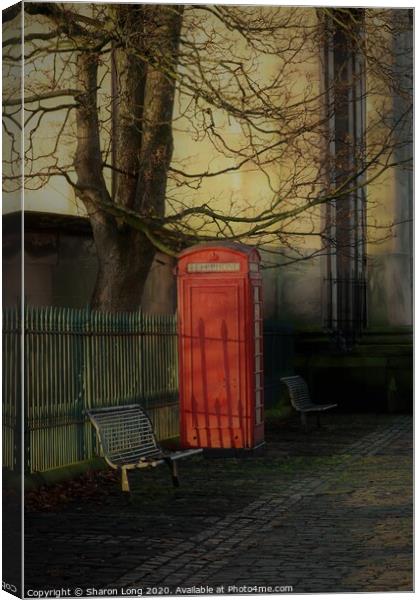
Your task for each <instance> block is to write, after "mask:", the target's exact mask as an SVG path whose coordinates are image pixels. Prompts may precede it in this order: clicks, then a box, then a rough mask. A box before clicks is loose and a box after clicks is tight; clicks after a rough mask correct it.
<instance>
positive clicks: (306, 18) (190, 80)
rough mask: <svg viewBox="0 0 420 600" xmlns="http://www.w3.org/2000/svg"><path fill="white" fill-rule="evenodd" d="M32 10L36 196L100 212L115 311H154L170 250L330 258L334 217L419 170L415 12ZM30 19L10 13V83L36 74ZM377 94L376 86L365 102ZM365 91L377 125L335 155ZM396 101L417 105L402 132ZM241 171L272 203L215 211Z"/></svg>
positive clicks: (244, 202) (14, 105) (14, 109)
mask: <svg viewBox="0 0 420 600" xmlns="http://www.w3.org/2000/svg"><path fill="white" fill-rule="evenodd" d="M24 11H25V21H26V23H27V28H26V35H25V69H26V73H25V107H24V109H25V113H24V114H25V117H24V119H25V144H24V147H25V150H24V152H25V156H24V157H23V159H24V164H25V168H26V173H25V179H26V188H27V189H36V188H39V187H42V186H44V185H45V184H46V183H47V182H48V181H49V180H50V179H51V178H53V177H60V178H63V179H64V180H65V181H66V182H67V184H69V185H70V186H71V187H72V188H73V189H74V191H75V194H76V196H77V198H78V199H79V200H80V201H81V202H82V203H83V205H84V206H85V208H86V211H87V214H88V216H89V219H90V222H91V225H92V231H93V235H94V240H95V244H96V249H97V255H98V260H99V273H98V279H97V282H96V286H95V290H94V294H93V298H92V305H93V306H95V307H97V308H98V307H100V308H103V309H106V310H111V311H115V310H131V309H134V308H136V307H137V306H138V305H139V302H140V299H141V295H142V290H143V287H144V283H145V280H146V277H147V274H148V272H149V269H150V266H151V263H152V260H153V257H154V254H155V252H156V250H157V249H158V250H161V251H163V252H165V253H167V254H170V255H176V254H177V252H179V250H180V249H182V248H183V247H185V246H187V245H189V244H192V243H196V242H199V241H209V240H214V239H231V240H242V241H246V242H248V243H254V244H257V245H261V246H264V247H266V248H269V249H271V251H272V252H273V253H274V254H273V256H275V255H276V254H278V255H279V256H282V257H283V263H287V262H289V261H291V260H298V259H300V258H302V257H305V256H307V254H305V252H304V251H303V250H302V242H301V240H302V239H306V238H311V239H315V238H316V239H317V240H318V243H317V250H316V251H315V254H322V253H324V252H325V251H330V248H331V245H334V243H335V240H334V239H332V234H331V231H332V228H331V219H335V218H338V217H336V216H334V215H332V216H331V214H330V219H329V221H328V222H326V220H325V218H324V214H323V211H324V208H323V207H325V206H329V205H330V203H331V202H334V203H336V204H337V203H340V202H341V201H343V203H344V202H346V201H347V202H348V198H349V196H351V194H354V193H355V190H357V189H361V188H365V187H366V186H367V185H369V184H370V183H371V182H372V181H373V180H375V179H377V178H378V177H379V176H380V175H381V174H382V173H383V172H384V171H385V170H387V169H389V168H391V167H392V166H395V164H396V163H397V162H398V164H400V165H401V164H402V163H403V162H405V161H406V162H407V164H408V163H409V161H410V157H407V154H405V155H404V158H403V159H402V158H401V155H400V156H399V157H398V160H397V159H396V154H395V149H396V145H401V144H407V143H408V142H409V140H408V139H404V140H402V139H401V136H396V135H395V133H396V131H397V130H398V131H401V122H402V121H405V120H407V119H410V118H411V116H410V110H411V97H410V93H409V92H407V90H406V89H403V86H401V85H400V83H399V82H398V78H396V77H395V70H393V64H394V60H395V57H394V53H393V40H394V39H395V37H396V36H398V35H400V34H401V33H402V32H403V31H405V30H406V28H407V23H406V19H405V18H403V16H404V15H403V12H404V11H394V12H392V11H391V12H390V11H381V10H379V9H373V10H371V11H370V13H369V14H367V13H366V11H358V12H357V11H356V12H355V11H352V10H351V9H339V10H336V11H330V10H328V9H302V8H285V7H274V6H273V7H263V6H257V7H250V6H241V7H240V6H224V5H198V6H194V5H188V6H181V5H162V4H161V5H150V4H133V5H130V4H121V5H115V4H74V5H73V4H59V3H58V4H53V3H36V2H34V3H25V5H24ZM18 18H20V17H19V6H17V7H12V8H11V9H9V10H8V11H6V12H5V13H4V21H6V33H5V35H4V42H3V47H4V52H5V57H4V65H5V69H6V71H7V68H8V66H10V68H11V69H13V68H14V66H15V65H16V62H17V61H19V60H20V57H19V52H17V50H16V48H17V47H18V46H19V44H20V41H19V39H17V38H16V37H15V36H13V35H10V36H7V23H10V24H12V23H13V20H14V19H18ZM331 31H333V32H335V34H334V33H333V34H331ZM337 32H339V35H340V36H341V37H342V38H343V39H346V40H347V42H346V44H348V45H346V46H345V47H344V46H343V49H344V50H345V51H348V50H349V48H351V51H352V52H354V53H355V55H357V56H358V57H359V68H358V69H355V70H354V72H352V74H351V76H349V74H348V68H347V67H346V66H345V65H344V62H343V64H342V65H341V66H340V61H337V65H338V67H336V72H335V75H334V77H333V78H332V79H330V80H329V79H328V77H327V78H325V79H323V78H322V77H321V75H320V73H321V70H320V64H321V63H322V60H323V57H325V48H326V47H327V46H328V44H330V46H331V43H332V44H333V45H334V44H336V42H335V41H334V40H335V39H336V37H337ZM331 35H332V37H331ZM334 35H335V36H336V37H334ZM328 36H330V38H331V39H332V42H331V39H330V41H328ZM336 52H339V49H338V50H337V48H336ZM337 69H338V70H337ZM340 69H342V72H343V73H344V70H345V69H347V71H346V76H345V77H344V76H343V77H341V76H340ZM367 76H368V77H367ZM6 77H7V72H6ZM367 79H369V81H370V82H371V85H370V87H366V86H364V87H361V86H360V85H359V86H358V87H357V85H356V82H357V81H358V82H361V81H363V82H366V80H367ZM12 88H13V85H12V86H11V90H12V91H11V93H10V95H6V97H5V98H4V110H3V121H4V125H3V127H4V132H5V134H6V136H9V137H10V139H11V140H12V141H11V144H10V147H11V151H10V155H9V156H6V157H5V160H6V167H5V169H6V176H5V178H4V181H5V188H6V189H7V190H10V189H14V188H15V187H16V186H18V185H19V183H20V175H19V161H20V158H21V157H20V156H19V149H18V148H17V147H15V145H14V144H13V139H14V136H15V131H16V127H17V126H18V125H19V124H18V123H17V114H18V111H19V101H20V100H19V97H18V95H16V93H14V92H13V89H12ZM356 88H357V89H358V90H359V94H360V97H358V98H357V102H359V103H360V104H362V103H364V102H365V99H366V97H372V98H375V99H376V100H375V102H376V104H375V107H374V110H372V111H371V114H370V118H369V121H368V122H367V123H364V125H363V132H362V135H361V136H360V139H356V138H355V137H354V136H353V135H352V134H351V132H350V133H349V131H347V130H345V128H344V129H343V130H342V132H341V133H340V136H341V137H340V139H339V143H336V144H335V148H334V150H332V140H333V138H334V136H335V138H334V139H335V141H336V142H337V139H338V138H337V133H336V132H334V131H332V129H331V120H332V118H333V117H334V115H335V116H336V115H337V106H338V105H339V103H340V102H341V101H343V102H344V99H345V98H347V99H348V97H349V94H350V93H353V92H352V90H354V89H356ZM404 94H405V96H404ZM395 95H399V96H404V102H405V104H404V106H405V108H404V110H403V111H402V112H401V114H400V115H399V119H398V121H397V122H396V120H395V118H394V117H393V115H394V113H395V110H394V105H393V103H392V98H393V97H394V96H395ZM52 116H54V119H55V120H54V127H52V129H51V131H52V135H51V139H50V140H49V141H46V140H45V139H43V137H42V136H43V135H44V132H45V127H46V124H48V123H50V122H51V119H52ZM174 133H175V139H176V142H177V145H178V146H179V147H178V148H176V149H175V153H174ZM182 140H188V143H186V144H185V146H186V147H187V151H184V152H183V148H182ZM191 148H195V149H196V154H195V155H194V156H191V155H190V152H191ZM203 149H204V151H203ZM350 155H351V156H352V157H355V158H354V159H353V158H352V160H349V156H350ZM332 170H334V171H335V172H339V176H337V177H334V178H331V176H330V175H331V171H332ZM235 173H239V174H241V175H245V176H246V177H252V178H254V179H255V180H256V181H261V186H262V189H264V193H263V195H262V196H263V197H262V198H258V199H255V198H253V197H251V196H248V197H247V196H244V195H242V197H241V198H240V199H239V198H238V196H237V195H235V194H234V193H233V192H232V191H231V190H225V191H224V193H223V194H222V195H223V198H222V199H220V198H219V197H218V195H217V193H216V192H214V191H213V193H212V194H210V195H209V190H212V189H213V190H214V188H212V187H210V186H209V183H208V182H212V183H213V182H215V181H216V180H218V181H222V182H227V185H229V181H230V179H229V177H230V176H231V175H232V174H235ZM219 186H220V184H219ZM216 187H217V186H216ZM219 189H220V188H219ZM219 193H220V192H219ZM256 200H257V201H256ZM343 205H344V204H343ZM346 210H347V211H348V210H349V208H347V209H346ZM356 210H358V209H357V207H356ZM337 214H338V213H337ZM340 218H341V217H340ZM347 243H348V244H349V245H352V244H353V241H352V239H350V237H349V240H348V242H347ZM275 262H276V264H277V263H278V262H279V257H278V256H275Z"/></svg>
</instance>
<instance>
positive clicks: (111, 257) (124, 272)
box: [91, 228, 155, 312]
mask: <svg viewBox="0 0 420 600" xmlns="http://www.w3.org/2000/svg"><path fill="white" fill-rule="evenodd" d="M96 247H97V250H98V261H99V270H98V276H97V280H96V284H95V289H94V291H93V295H92V301H91V306H92V308H95V309H99V310H104V311H109V312H119V311H132V310H137V309H138V308H139V307H140V304H141V298H142V295H143V290H144V284H145V283H146V279H147V276H148V273H149V271H150V267H151V265H152V262H153V257H154V254H155V249H154V247H153V246H152V244H151V243H150V242H149V240H148V239H147V238H146V236H144V234H142V233H141V232H139V231H135V230H128V229H126V228H124V230H122V231H118V232H117V235H116V236H113V237H104V238H103V240H102V242H101V244H100V245H98V243H96Z"/></svg>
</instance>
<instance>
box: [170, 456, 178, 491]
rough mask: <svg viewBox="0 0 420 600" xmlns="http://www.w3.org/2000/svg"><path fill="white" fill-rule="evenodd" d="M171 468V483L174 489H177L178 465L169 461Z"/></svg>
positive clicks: (173, 461) (174, 461)
mask: <svg viewBox="0 0 420 600" xmlns="http://www.w3.org/2000/svg"><path fill="white" fill-rule="evenodd" d="M171 463H172V464H171V468H172V483H173V485H174V487H179V479H178V463H177V461H176V460H172V461H171Z"/></svg>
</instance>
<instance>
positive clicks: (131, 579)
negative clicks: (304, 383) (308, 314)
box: [25, 414, 412, 593]
mask: <svg viewBox="0 0 420 600" xmlns="http://www.w3.org/2000/svg"><path fill="white" fill-rule="evenodd" d="M267 442H268V443H267V453H266V455H265V456H264V457H260V458H248V459H243V460H239V459H200V458H194V459H192V460H190V461H185V462H184V463H183V464H182V467H181V477H182V483H181V485H182V487H181V488H180V489H179V490H174V489H172V488H170V487H169V485H168V483H169V482H168V473H166V471H165V470H162V469H159V470H153V471H152V470H151V471H148V472H147V473H141V474H139V476H138V477H136V479H135V482H133V483H134V490H135V491H134V494H133V500H132V503H131V504H127V503H126V502H125V500H124V498H123V497H122V495H121V494H120V492H119V490H118V489H117V486H115V489H114V488H110V489H108V488H106V489H102V490H101V489H98V496H97V498H90V499H88V500H86V501H83V499H82V498H81V499H80V501H74V502H73V503H71V504H70V505H66V506H63V508H62V509H61V510H60V511H58V510H56V511H55V512H41V511H37V512H33V513H29V514H28V515H27V521H26V523H27V525H26V536H25V538H26V545H25V554H26V557H27V558H26V572H27V579H26V587H27V588H28V587H32V588H35V589H45V588H46V587H48V588H51V587H53V588H54V587H60V588H61V587H62V586H65V587H66V586H70V587H74V586H79V587H81V588H82V589H86V588H87V587H97V588H105V587H111V588H117V589H118V588H126V587H129V588H134V587H141V588H143V589H145V588H146V587H147V586H149V587H152V588H153V587H160V588H169V591H170V592H174V591H176V588H177V587H179V590H178V591H180V590H181V589H182V588H192V587H193V586H196V587H201V586H204V587H206V586H207V589H208V588H209V587H211V588H214V589H215V590H216V589H217V588H219V591H220V590H221V589H222V588H221V587H220V586H223V592H224V593H230V592H237V591H242V590H244V589H246V590H249V591H252V590H253V586H272V588H273V590H274V589H275V586H280V588H277V589H278V591H282V590H287V589H289V591H290V590H291V588H293V591H294V592H295V593H300V592H340V591H348V592H361V591H407V590H411V589H412V420H411V418H410V417H409V416H408V415H400V416H392V415H371V414H365V415H340V414H336V415H334V416H333V415H331V416H328V417H327V419H326V428H324V429H321V430H319V431H313V432H311V433H310V434H309V435H305V434H304V433H302V432H301V431H300V429H299V427H298V425H297V424H296V423H293V422H292V423H288V424H275V426H272V427H271V428H270V429H269V431H268V432H267ZM285 586H291V588H290V587H289V588H286V587H285ZM240 588H242V590H241V589H240ZM165 591H166V590H165Z"/></svg>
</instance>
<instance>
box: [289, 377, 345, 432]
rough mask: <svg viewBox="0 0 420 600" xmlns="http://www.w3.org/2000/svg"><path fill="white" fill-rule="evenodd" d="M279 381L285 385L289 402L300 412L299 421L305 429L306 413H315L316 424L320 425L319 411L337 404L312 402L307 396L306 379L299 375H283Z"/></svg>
mask: <svg viewBox="0 0 420 600" xmlns="http://www.w3.org/2000/svg"><path fill="white" fill-rule="evenodd" d="M280 381H281V382H282V383H284V384H285V385H286V386H287V389H288V391H289V397H290V402H291V404H292V406H293V408H294V409H296V410H297V411H298V412H300V418H301V422H302V425H303V427H304V429H305V431H308V421H307V414H308V413H315V414H316V418H317V426H318V427H320V425H321V424H320V413H321V412H324V411H326V410H329V409H330V408H335V407H336V406H337V404H314V403H313V402H312V400H311V398H310V396H309V390H308V386H307V384H306V381H305V380H304V379H303V378H302V377H300V375H293V376H291V377H283V378H282V379H280Z"/></svg>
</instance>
